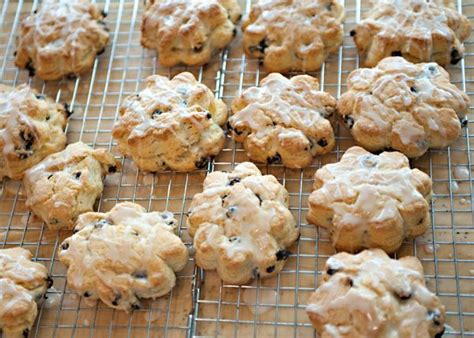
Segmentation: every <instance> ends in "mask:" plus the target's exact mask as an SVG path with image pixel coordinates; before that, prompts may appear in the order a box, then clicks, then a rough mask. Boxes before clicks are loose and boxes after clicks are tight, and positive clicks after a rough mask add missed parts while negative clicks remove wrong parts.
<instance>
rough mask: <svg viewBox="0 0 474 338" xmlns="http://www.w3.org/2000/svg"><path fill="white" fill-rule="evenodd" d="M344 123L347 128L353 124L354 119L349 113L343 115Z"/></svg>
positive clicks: (350, 127)
mask: <svg viewBox="0 0 474 338" xmlns="http://www.w3.org/2000/svg"><path fill="white" fill-rule="evenodd" d="M344 124H345V125H346V126H347V128H349V129H352V127H353V126H354V119H353V118H352V117H351V116H350V115H346V116H344Z"/></svg>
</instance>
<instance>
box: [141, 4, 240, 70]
mask: <svg viewBox="0 0 474 338" xmlns="http://www.w3.org/2000/svg"><path fill="white" fill-rule="evenodd" d="M240 17H241V9H240V6H239V3H238V1H237V0H206V1H203V0H147V1H146V9H145V12H144V14H143V19H142V26H141V30H142V38H141V43H142V45H143V46H144V47H147V48H153V49H156V50H157V52H158V58H159V61H160V63H161V64H163V65H165V66H168V67H172V66H174V65H176V64H178V63H184V64H186V65H194V66H196V65H203V64H205V63H207V62H209V60H210V58H211V56H212V54H213V52H214V51H215V50H218V49H222V48H224V47H225V46H227V45H228V44H229V43H230V42H231V41H232V39H233V38H234V36H235V35H236V34H237V28H236V27H235V24H236V23H237V21H239V19H240Z"/></svg>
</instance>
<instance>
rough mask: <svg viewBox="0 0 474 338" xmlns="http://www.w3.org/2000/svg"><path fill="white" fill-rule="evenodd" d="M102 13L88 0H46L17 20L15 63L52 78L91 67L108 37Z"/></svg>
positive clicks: (72, 74)
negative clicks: (18, 21)
mask: <svg viewBox="0 0 474 338" xmlns="http://www.w3.org/2000/svg"><path fill="white" fill-rule="evenodd" d="M104 17H105V13H104V12H101V11H100V10H99V8H98V7H97V5H96V4H93V3H90V1H89V0H59V1H53V0H47V1H43V2H42V4H41V6H40V8H39V9H38V10H37V11H35V12H34V13H32V14H31V15H29V16H27V17H26V18H24V19H23V20H22V22H21V28H20V33H19V36H18V40H17V41H18V49H17V51H16V54H15V55H16V57H15V64H16V65H17V67H19V68H26V69H28V70H29V72H30V75H34V74H36V75H38V76H39V77H40V78H42V79H43V80H56V79H59V78H61V77H63V76H65V75H67V76H77V75H79V74H81V73H83V72H84V71H86V70H89V69H90V68H92V66H93V64H94V60H95V57H96V55H98V54H101V53H102V52H103V51H104V49H105V46H106V45H107V42H108V41H109V33H108V29H107V27H106V26H105V22H104V21H103V19H104Z"/></svg>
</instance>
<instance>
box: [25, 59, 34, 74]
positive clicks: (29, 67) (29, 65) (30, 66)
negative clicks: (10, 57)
mask: <svg viewBox="0 0 474 338" xmlns="http://www.w3.org/2000/svg"><path fill="white" fill-rule="evenodd" d="M25 68H26V70H27V71H28V75H29V76H35V67H33V63H32V62H31V60H30V61H28V63H27V64H26V66H25Z"/></svg>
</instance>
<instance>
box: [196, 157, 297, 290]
mask: <svg viewBox="0 0 474 338" xmlns="http://www.w3.org/2000/svg"><path fill="white" fill-rule="evenodd" d="M187 225H188V229H189V234H190V235H191V236H192V237H194V248H195V250H196V256H195V259H196V264H197V265H198V266H200V267H201V268H203V269H209V270H211V269H216V270H217V272H218V273H219V276H220V277H221V279H222V280H223V281H224V282H227V283H232V284H244V283H246V282H248V281H250V280H251V279H252V278H257V277H270V276H274V275H276V274H277V273H278V272H280V271H281V269H282V268H283V266H284V265H285V262H286V260H287V259H288V257H289V255H290V252H289V251H288V250H287V248H288V247H289V246H291V245H292V244H293V243H294V242H295V241H296V240H297V239H298V236H299V231H298V228H297V226H296V222H295V220H294V218H293V215H292V214H291V212H290V211H289V209H288V192H287V191H286V189H285V188H284V187H283V186H282V185H281V184H280V183H279V182H278V181H277V179H276V178H275V177H274V176H272V175H265V176H262V174H261V173H260V171H259V170H258V168H257V167H256V166H255V165H254V164H253V163H250V162H244V163H241V164H239V165H237V166H236V167H235V169H234V171H232V172H231V173H226V172H221V171H215V172H212V173H210V174H208V175H207V177H206V179H205V180H204V191H203V192H202V193H199V194H196V195H195V196H194V197H193V200H192V202H191V206H190V209H189V213H188V219H187Z"/></svg>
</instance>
